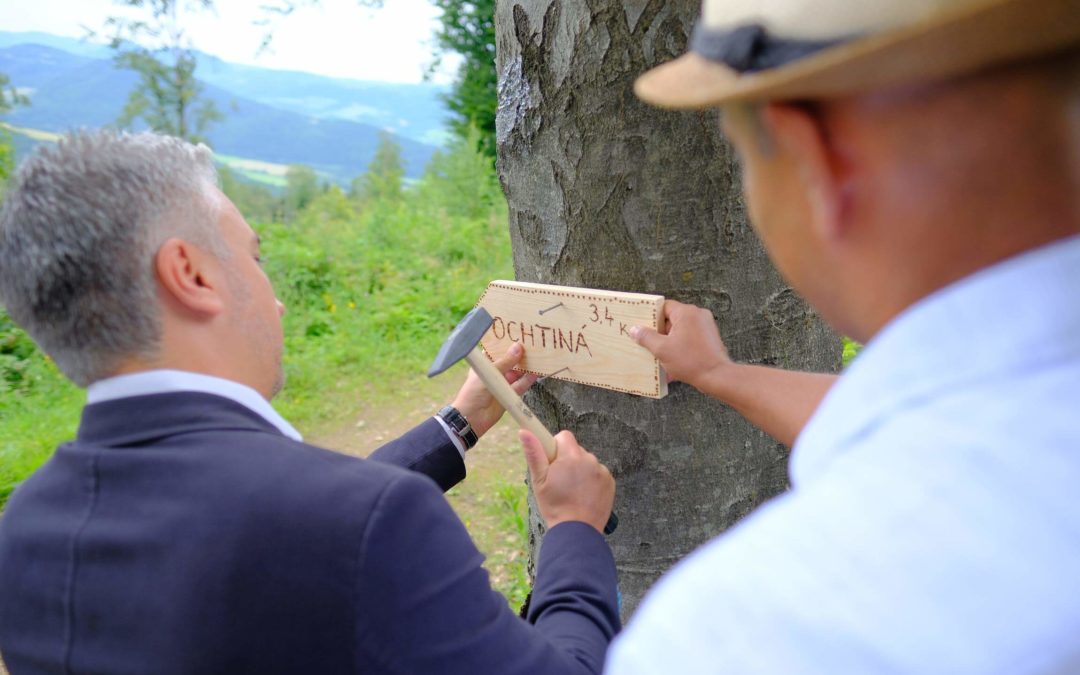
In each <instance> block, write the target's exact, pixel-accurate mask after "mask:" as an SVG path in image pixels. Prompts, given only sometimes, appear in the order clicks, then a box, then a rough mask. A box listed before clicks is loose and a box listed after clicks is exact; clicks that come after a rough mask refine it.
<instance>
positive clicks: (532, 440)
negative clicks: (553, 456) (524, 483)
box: [518, 429, 548, 485]
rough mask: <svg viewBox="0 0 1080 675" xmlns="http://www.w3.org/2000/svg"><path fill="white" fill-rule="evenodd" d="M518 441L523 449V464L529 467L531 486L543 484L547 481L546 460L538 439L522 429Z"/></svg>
mask: <svg viewBox="0 0 1080 675" xmlns="http://www.w3.org/2000/svg"><path fill="white" fill-rule="evenodd" d="M518 440H520V441H521V445H522V447H523V448H524V449H525V463H526V464H527V465H528V466H529V474H530V475H531V476H532V480H533V485H539V484H541V483H543V482H544V481H545V480H546V479H547V472H548V458H547V455H546V454H545V453H544V448H543V446H541V445H540V439H539V438H537V437H536V436H535V435H533V433H532V432H531V431H528V430H526V429H522V430H520V431H518Z"/></svg>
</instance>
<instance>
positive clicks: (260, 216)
mask: <svg viewBox="0 0 1080 675" xmlns="http://www.w3.org/2000/svg"><path fill="white" fill-rule="evenodd" d="M218 178H219V179H220V181H221V191H222V192H224V193H225V195H226V196H227V197H228V198H229V199H230V200H231V201H232V203H233V204H235V205H236V208H238V209H239V210H240V213H242V214H244V217H245V218H247V219H248V220H250V221H254V222H260V223H268V222H272V221H274V220H281V217H282V208H283V204H282V200H281V198H280V197H278V196H277V195H276V194H274V192H273V191H272V190H269V189H267V188H266V187H264V186H262V185H259V184H258V183H254V182H252V181H250V180H246V179H245V178H243V177H241V176H238V175H237V174H236V172H234V171H233V170H232V169H230V168H229V167H227V166H222V167H218Z"/></svg>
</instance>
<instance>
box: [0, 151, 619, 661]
mask: <svg viewBox="0 0 1080 675" xmlns="http://www.w3.org/2000/svg"><path fill="white" fill-rule="evenodd" d="M0 302H3V304H4V305H5V306H6V308H7V309H8V311H9V312H10V314H11V316H12V318H13V319H15V321H16V322H18V323H19V324H20V325H22V326H23V327H24V328H25V329H26V331H27V332H28V333H29V334H30V336H31V337H32V338H34V340H36V341H37V343H38V345H39V346H40V347H41V348H42V349H43V350H44V351H45V352H46V353H47V354H49V355H50V356H51V357H52V358H53V360H54V361H55V362H56V364H57V365H58V366H59V368H60V369H61V371H63V373H64V374H65V375H67V376H68V377H69V378H70V379H71V380H72V381H74V382H75V383H77V384H78V385H80V386H85V387H87V406H86V407H85V409H84V410H83V415H82V421H81V424H80V426H79V431H78V436H77V438H76V439H75V440H74V441H72V442H70V443H66V444H64V445H62V446H61V447H60V448H58V449H57V451H56V453H55V454H54V456H53V457H52V458H51V459H50V460H49V461H48V462H47V463H46V464H45V465H44V466H43V467H42V468H41V469H39V470H38V471H37V472H36V473H35V474H34V475H33V476H31V477H30V478H29V479H27V480H26V481H25V482H24V483H23V484H22V485H21V486H20V487H19V488H18V489H17V490H16V491H15V493H14V494H13V495H12V497H11V499H10V501H9V502H8V506H7V509H6V511H5V514H4V517H3V520H2V521H0V598H3V601H2V602H0V652H2V653H3V657H4V660H5V661H6V663H7V665H8V667H9V668H10V669H11V671H12V673H13V674H15V675H18V674H20V673H38V672H50V673H51V672H110V673H111V672H139V673H196V672H200V673H201V672H222V673H225V672H227V673H240V672H258V673H274V672H305V673H308V672H312V673H337V672H342V673H351V672H376V671H378V672H410V673H463V674H464V673H478V672H504V673H533V672H544V673H595V672H597V671H599V669H600V668H601V666H602V663H603V657H604V651H605V649H606V647H607V644H608V642H609V641H610V639H611V638H612V636H613V635H614V634H615V632H616V631H617V630H618V628H619V617H618V610H617V606H616V605H617V600H616V593H617V592H616V586H615V569H614V561H613V560H612V556H611V551H610V549H609V548H608V546H607V543H606V542H605V540H604V537H603V535H602V534H601V530H602V528H603V527H604V524H605V523H606V520H607V517H608V514H609V513H610V510H611V504H612V501H613V497H614V482H613V480H612V478H611V474H610V473H608V471H607V470H606V469H605V468H604V467H603V466H602V465H600V464H599V463H598V462H597V461H596V458H595V457H593V456H592V455H590V454H588V453H585V452H582V451H580V450H579V449H578V448H577V446H576V443H574V442H573V438H572V437H571V436H570V435H569V434H563V435H560V437H559V442H560V446H565V448H563V449H562V451H561V452H560V453H559V456H558V459H557V460H555V461H554V462H551V463H550V465H548V463H546V462H539V460H538V459H537V457H533V456H530V455H529V453H528V451H527V453H526V454H527V456H528V459H529V464H530V469H531V470H532V471H533V484H534V490H535V492H536V497H537V500H538V503H539V504H540V507H541V509H542V511H543V512H544V513H545V515H546V516H547V518H548V526H549V528H550V530H549V533H548V537H547V539H546V540H545V544H544V550H543V552H542V553H541V557H540V559H539V561H538V564H537V578H536V584H535V587H534V589H533V600H532V603H531V607H530V609H529V612H528V616H527V617H526V618H527V620H526V621H522V620H521V619H519V618H518V617H516V616H515V615H514V614H513V613H512V612H511V611H510V610H509V608H508V607H507V605H506V602H505V600H504V599H503V598H502V597H501V596H500V595H498V594H497V593H494V592H493V591H492V590H491V587H490V584H489V581H488V577H487V574H486V572H485V571H484V570H483V568H482V567H481V565H480V563H481V561H482V556H481V555H480V553H479V552H478V551H477V550H476V548H475V547H474V546H473V544H472V542H471V540H470V539H469V537H468V534H467V533H466V532H465V529H464V527H463V526H462V524H461V522H460V521H459V520H458V519H457V518H456V516H454V514H453V512H452V511H451V510H450V507H449V505H448V504H447V503H446V501H445V499H444V498H443V497H442V495H441V493H440V489H439V488H441V489H442V490H446V489H447V488H449V487H451V486H452V485H454V484H456V483H457V482H458V481H460V480H461V479H462V478H464V475H465V465H464V458H465V451H466V450H467V449H468V448H469V447H470V446H472V445H473V444H475V443H476V441H477V437H478V436H481V435H483V434H484V432H485V431H487V430H488V429H489V428H491V426H492V425H493V424H495V422H496V421H497V420H498V419H499V417H500V416H501V415H502V412H503V411H502V408H501V407H499V405H498V404H497V403H496V402H495V401H494V400H493V399H492V397H491V396H490V395H489V394H488V393H487V391H486V389H485V388H484V387H483V385H482V384H481V383H480V381H479V379H478V378H476V377H475V376H474V375H473V374H472V373H470V375H469V376H468V377H467V379H466V382H465V384H464V386H463V387H462V388H461V390H460V392H459V393H458V394H457V396H456V397H455V399H454V401H453V403H452V405H450V406H447V407H445V408H443V409H442V410H440V411H439V413H438V414H437V415H435V416H434V417H432V418H430V419H428V420H426V421H425V422H423V423H421V424H420V425H419V426H417V427H416V428H414V429H412V430H411V431H409V432H408V433H406V434H405V435H404V436H402V437H401V438H399V439H397V440H395V441H393V442H391V443H389V444H387V445H386V446H383V447H382V448H380V449H378V450H377V451H376V452H375V453H374V454H373V455H372V458H373V459H376V460H379V461H368V460H360V459H356V458H351V457H346V456H344V455H338V454H336V453H331V452H328V451H325V450H321V449H319V448H315V447H312V446H309V445H306V444H304V443H302V442H301V439H300V435H299V434H298V433H297V432H296V430H295V429H294V428H293V427H292V426H291V425H289V423H288V422H286V421H285V420H284V419H283V418H282V417H281V416H280V415H278V414H277V413H276V412H275V411H274V409H273V408H272V407H271V406H270V404H269V401H270V399H271V398H273V396H274V394H275V393H277V391H278V390H279V389H280V388H281V385H282V374H281V357H282V342H283V337H282V327H281V318H282V315H283V313H284V306H283V305H282V304H281V303H280V302H279V301H278V300H277V298H276V297H275V294H274V290H273V288H272V287H271V284H270V281H269V279H268V278H267V277H266V275H265V274H264V273H263V271H262V268H261V265H260V253H259V238H258V236H257V235H256V234H255V232H254V231H253V230H252V229H251V227H249V226H248V224H247V223H246V222H245V221H244V219H243V217H242V216H241V215H240V213H239V212H238V211H237V210H236V208H235V207H234V206H233V205H232V203H231V202H230V201H229V200H228V198H227V197H225V195H224V194H222V193H221V192H220V191H219V190H218V189H217V187H215V173H214V169H213V165H212V163H211V155H210V151H209V150H208V149H207V148H206V147H204V146H192V145H190V144H188V143H185V142H183V141H180V140H178V139H173V138H168V137H164V136H158V135H154V134H139V135H127V134H116V133H112V132H96V133H83V134H76V135H74V136H72V137H69V138H66V139H63V140H61V141H60V143H59V144H58V145H57V146H56V147H54V148H48V149H43V150H40V151H38V152H37V153H36V154H35V155H34V156H32V157H30V158H29V159H27V160H26V162H25V163H24V164H23V166H22V167H21V168H20V170H19V172H18V174H17V176H16V179H15V181H14V184H13V186H12V190H11V191H10V193H9V194H8V195H7V197H6V200H5V202H4V204H3V207H2V210H0ZM521 357H522V351H521V350H520V349H519V350H517V351H516V352H514V353H511V354H508V355H507V357H505V358H503V359H502V360H500V361H498V362H496V365H497V366H498V367H499V369H500V370H501V371H502V372H503V373H505V374H506V376H507V379H508V381H510V382H512V383H513V386H514V387H515V389H517V390H518V391H519V392H520V391H522V390H524V389H525V388H527V387H528V386H529V384H530V383H531V382H532V378H531V377H521V376H519V375H517V374H515V373H513V372H511V371H512V368H513V365H514V364H515V363H517V362H518V361H520V359H521ZM534 454H535V453H534ZM540 457H541V458H542V457H543V455H542V453H540ZM395 465H396V466H395ZM407 469H408V470H407ZM410 470H411V471H410Z"/></svg>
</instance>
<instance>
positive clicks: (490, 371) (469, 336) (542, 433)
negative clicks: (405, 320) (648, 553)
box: [428, 307, 619, 534]
mask: <svg viewBox="0 0 1080 675" xmlns="http://www.w3.org/2000/svg"><path fill="white" fill-rule="evenodd" d="M491 323H492V319H491V315H490V314H488V311H487V310H486V309H484V308H483V307H477V308H476V309H474V310H472V311H471V312H469V313H468V314H466V315H465V318H464V319H462V320H461V321H460V322H459V323H458V325H457V326H455V327H454V330H453V332H451V333H450V337H448V338H446V342H444V343H443V346H442V348H441V349H439V354H438V355H437V356H436V357H435V362H434V363H432V364H431V368H430V369H429V370H428V377H435V376H436V375H438V374H439V373H441V372H443V371H445V370H446V369H447V368H449V367H450V366H452V365H454V364H455V363H457V362H458V361H460V360H461V359H463V358H464V359H465V361H467V362H468V364H469V366H470V367H472V369H473V372H475V373H476V374H477V376H478V377H479V378H480V381H481V382H483V383H484V386H485V387H487V390H488V391H489V392H490V393H491V395H492V396H494V397H495V400H496V401H498V402H499V404H500V405H501V406H502V407H503V408H505V409H506V411H507V412H509V413H510V415H511V416H512V417H513V418H514V421H515V422H517V423H518V425H519V426H521V427H523V428H525V429H528V430H529V431H531V432H532V433H533V435H535V436H536V437H537V438H538V439H540V445H541V446H543V448H544V453H545V454H546V455H547V458H548V461H549V462H554V461H555V455H556V453H557V448H556V446H555V437H554V436H552V435H551V432H550V431H548V430H547V429H546V428H545V427H544V425H543V424H541V423H540V420H538V419H536V415H534V414H533V411H531V410H529V407H528V406H527V405H525V402H524V401H522V400H521V397H520V396H518V395H517V392H515V391H514V390H513V388H511V387H510V384H509V383H508V382H507V381H506V378H505V377H504V376H503V374H502V373H500V372H499V369H498V368H496V367H495V364H493V363H492V362H491V361H489V360H488V357H487V356H486V355H485V354H484V352H482V351H481V350H480V347H479V344H480V338H482V337H483V336H484V333H486V332H487V331H488V329H489V328H491ZM618 525H619V519H618V517H616V516H615V513H614V512H612V513H611V515H610V516H609V517H608V521H607V525H605V526H604V534H611V533H612V532H614V531H615V528H616V527H618Z"/></svg>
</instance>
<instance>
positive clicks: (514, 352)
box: [493, 342, 525, 375]
mask: <svg viewBox="0 0 1080 675" xmlns="http://www.w3.org/2000/svg"><path fill="white" fill-rule="evenodd" d="M524 353H525V350H524V349H523V348H522V346H521V345H520V344H519V343H517V342H515V343H514V344H512V345H510V348H509V349H507V350H506V353H505V354H503V355H502V356H500V357H499V358H497V359H494V361H493V362H494V363H495V367H496V368H498V369H499V372H500V373H503V374H504V375H505V374H506V373H507V372H509V371H510V370H511V369H512V368H513V367H514V366H516V365H517V364H518V363H520V362H521V357H522V355H524Z"/></svg>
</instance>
